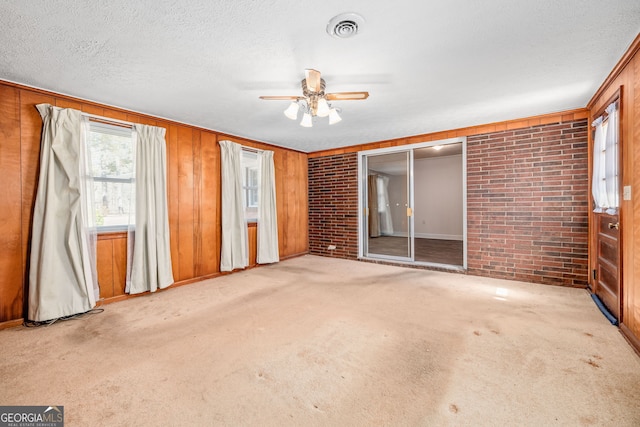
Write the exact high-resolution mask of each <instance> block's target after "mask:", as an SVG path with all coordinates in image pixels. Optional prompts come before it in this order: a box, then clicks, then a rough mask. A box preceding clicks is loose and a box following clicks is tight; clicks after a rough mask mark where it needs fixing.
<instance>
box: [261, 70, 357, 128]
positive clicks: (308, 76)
mask: <svg viewBox="0 0 640 427" xmlns="http://www.w3.org/2000/svg"><path fill="white" fill-rule="evenodd" d="M304 73H305V78H304V79H302V82H301V84H302V94H303V96H288V95H283V96H261V97H260V99H266V100H275V101H291V105H289V108H287V109H286V110H285V111H284V115H285V116H287V117H288V118H290V119H291V120H296V119H297V118H298V110H299V109H300V108H301V107H302V109H303V112H304V114H303V116H302V121H301V122H300V126H304V127H311V126H313V120H312V119H313V117H314V116H318V117H327V116H329V124H330V125H332V124H334V123H338V122H339V121H340V120H342V119H341V118H340V115H339V114H338V110H337V109H336V108H332V106H331V104H329V101H350V100H360V99H367V98H368V97H369V92H336V93H325V91H324V90H325V87H326V84H325V81H324V79H323V78H322V77H321V76H320V71H318V70H314V69H306V70H304Z"/></svg>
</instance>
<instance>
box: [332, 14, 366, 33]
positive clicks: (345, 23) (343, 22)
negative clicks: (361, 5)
mask: <svg viewBox="0 0 640 427" xmlns="http://www.w3.org/2000/svg"><path fill="white" fill-rule="evenodd" d="M363 25H364V18H363V17H362V16H360V15H358V14H357V13H342V14H340V15H338V16H334V17H333V18H331V20H330V21H329V23H328V24H327V34H329V35H330V36H333V37H335V38H338V39H348V38H349V37H353V36H355V35H356V34H358V33H359V32H361V31H362V27H363Z"/></svg>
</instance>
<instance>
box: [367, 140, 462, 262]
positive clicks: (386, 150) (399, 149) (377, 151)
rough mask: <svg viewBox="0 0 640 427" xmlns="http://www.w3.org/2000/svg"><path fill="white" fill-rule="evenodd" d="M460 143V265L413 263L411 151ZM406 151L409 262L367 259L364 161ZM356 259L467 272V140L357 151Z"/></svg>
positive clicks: (413, 233) (413, 193) (403, 260)
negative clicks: (408, 161)
mask: <svg viewBox="0 0 640 427" xmlns="http://www.w3.org/2000/svg"><path fill="white" fill-rule="evenodd" d="M457 143H462V236H463V237H462V239H463V257H462V259H463V262H462V263H463V265H462V266H457V265H444V264H436V263H429V262H420V261H415V255H414V235H415V229H414V218H415V215H414V213H415V212H414V197H415V191H414V173H413V168H414V155H413V152H414V150H415V149H419V148H426V147H433V146H436V145H448V144H457ZM406 151H409V154H410V157H409V158H410V165H409V177H408V179H409V185H410V189H409V205H410V206H409V207H410V208H411V210H412V214H411V217H410V218H409V224H410V225H409V227H410V245H411V251H410V252H411V254H410V255H411V256H410V258H411V259H410V260H409V261H407V260H405V259H394V258H395V257H391V256H389V257H384V256H375V257H372V256H368V250H367V242H366V238H367V233H366V230H367V223H366V219H367V212H366V209H367V206H368V203H367V197H368V195H367V186H366V183H367V174H368V164H367V158H368V156H371V155H380V154H391V153H402V152H406ZM358 259H367V260H381V259H383V260H386V261H390V262H398V263H403V264H415V265H424V266H430V267H438V268H445V269H450V270H457V271H459V270H466V269H467V138H466V137H458V138H448V139H441V140H438V141H429V142H419V143H416V144H409V145H402V146H396V147H386V148H377V149H374V150H366V151H359V152H358Z"/></svg>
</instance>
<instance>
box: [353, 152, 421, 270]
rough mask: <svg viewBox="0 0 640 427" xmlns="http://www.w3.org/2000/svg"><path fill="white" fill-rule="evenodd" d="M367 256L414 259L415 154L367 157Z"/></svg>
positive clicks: (404, 259) (404, 153) (397, 153)
mask: <svg viewBox="0 0 640 427" xmlns="http://www.w3.org/2000/svg"><path fill="white" fill-rule="evenodd" d="M365 160H366V161H365V163H366V168H365V170H366V178H365V180H366V195H365V197H364V199H365V204H366V206H365V210H364V211H365V217H366V219H365V221H364V222H365V224H364V225H365V227H366V242H365V247H366V248H365V250H366V255H367V256H369V257H373V258H376V257H382V258H389V259H398V260H403V261H407V260H412V259H413V244H412V242H413V239H412V229H413V227H412V221H411V219H412V216H411V214H412V206H411V187H412V186H411V164H412V152H411V151H408V150H406V151H400V152H394V153H388V154H380V155H370V156H366V159H365Z"/></svg>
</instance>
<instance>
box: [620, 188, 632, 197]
mask: <svg viewBox="0 0 640 427" xmlns="http://www.w3.org/2000/svg"><path fill="white" fill-rule="evenodd" d="M622 199H623V200H631V186H630V185H625V186H624V187H623V189H622Z"/></svg>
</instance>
